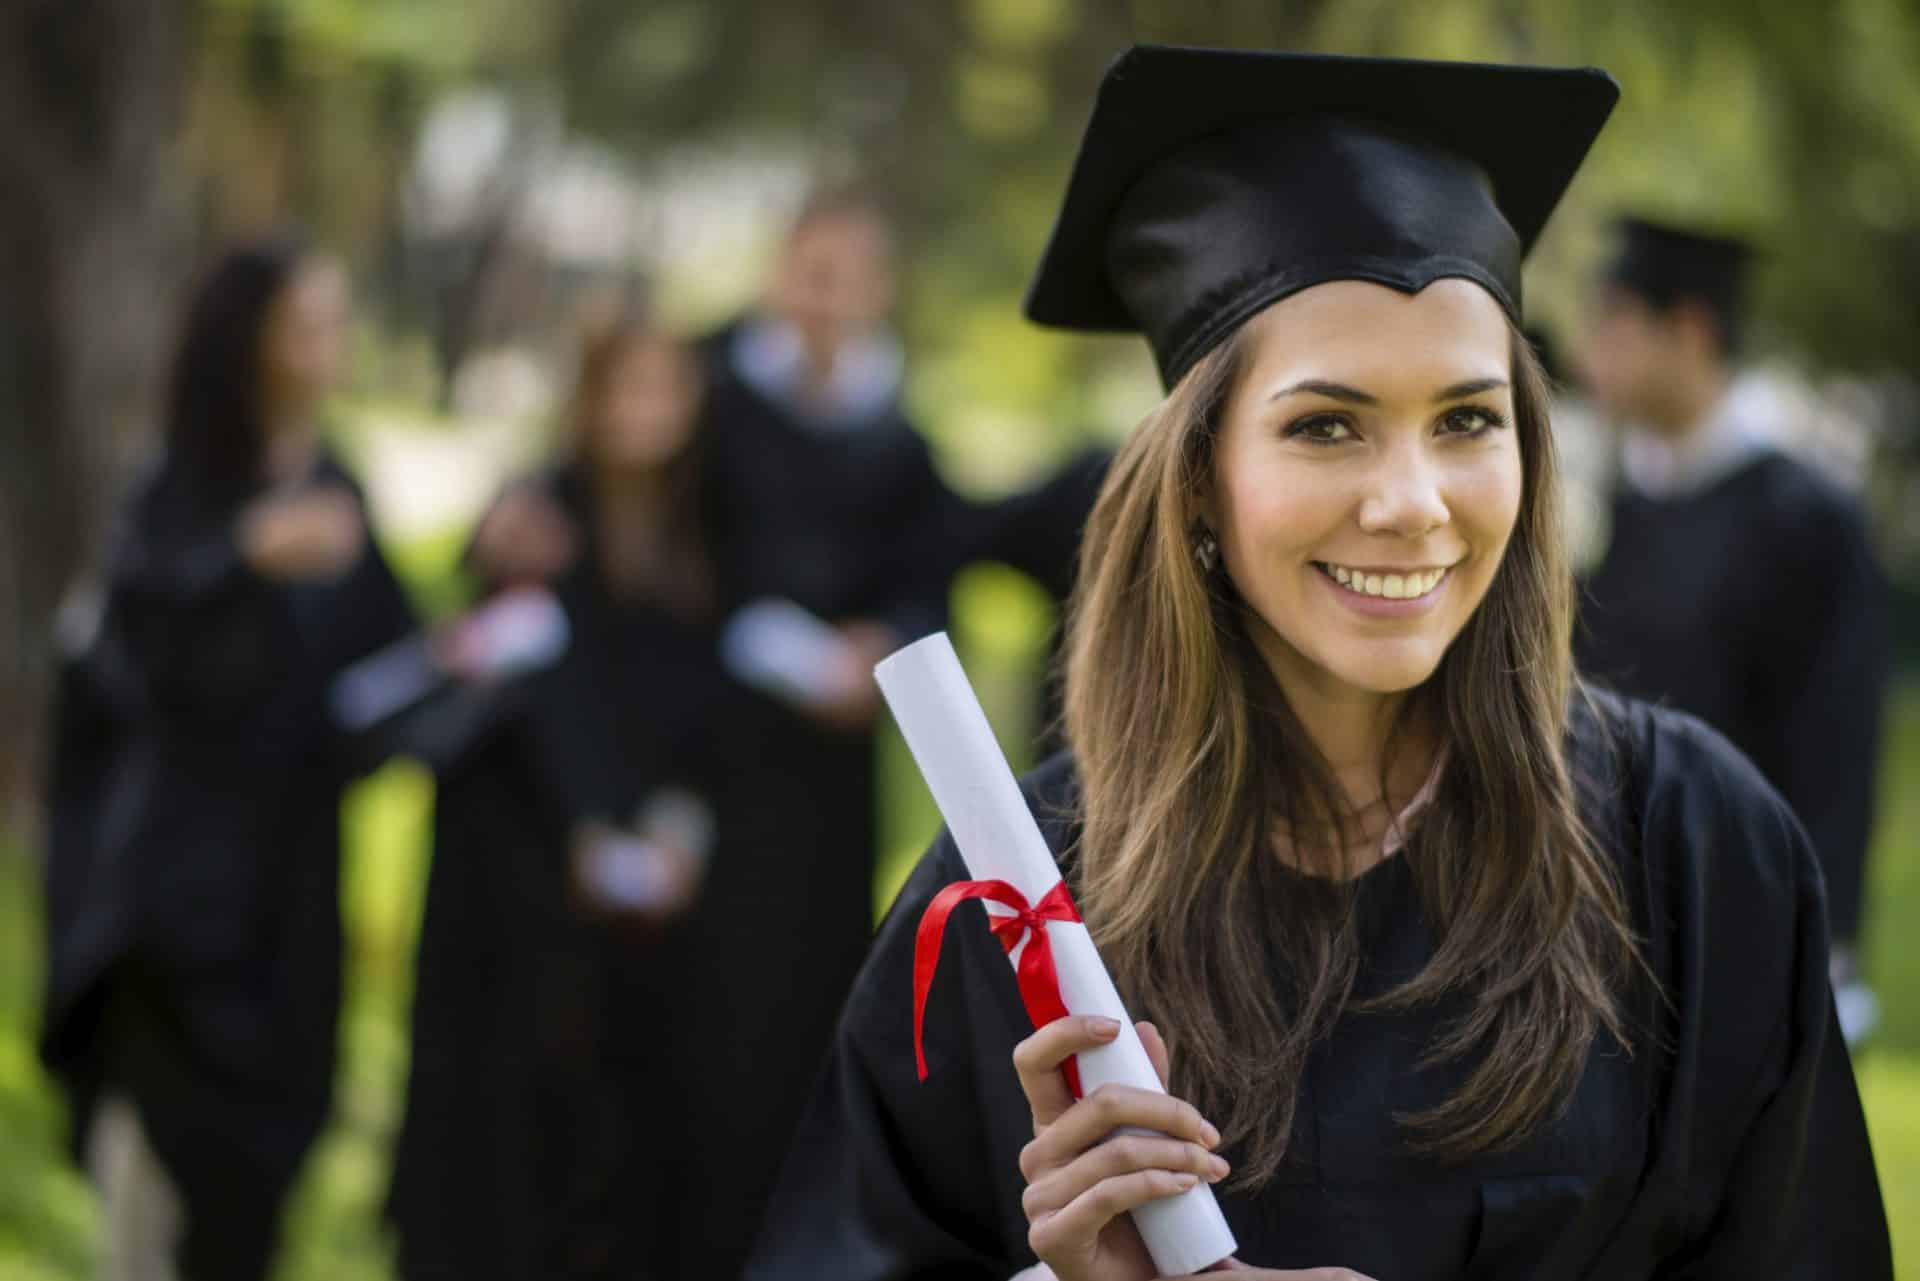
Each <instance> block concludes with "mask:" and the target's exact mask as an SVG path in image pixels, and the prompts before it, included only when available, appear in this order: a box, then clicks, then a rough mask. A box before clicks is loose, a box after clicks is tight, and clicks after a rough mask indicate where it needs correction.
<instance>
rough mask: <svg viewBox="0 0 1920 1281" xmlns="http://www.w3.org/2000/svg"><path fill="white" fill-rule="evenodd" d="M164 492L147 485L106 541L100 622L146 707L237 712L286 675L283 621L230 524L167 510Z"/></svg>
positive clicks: (200, 713)
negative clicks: (117, 636)
mask: <svg viewBox="0 0 1920 1281" xmlns="http://www.w3.org/2000/svg"><path fill="white" fill-rule="evenodd" d="M171 498H172V495H171V494H169V493H167V492H166V491H165V490H164V489H158V488H157V489H156V491H155V492H153V493H151V494H149V495H147V496H145V497H143V499H142V500H140V501H138V502H136V504H135V506H134V509H133V510H132V512H131V513H130V515H129V518H128V520H127V521H126V523H125V525H124V526H123V528H122V530H121V533H120V536H119V537H118V538H117V539H116V547H115V551H114V554H113V557H112V567H111V570H110V573H109V598H108V600H109V603H108V619H109V625H110V626H113V627H117V628H119V629H121V634H122V635H123V636H124V638H125V642H126V645H127V649H128V651H129V653H130V654H132V655H135V656H136V667H137V670H138V674H139V680H140V685H141V688H142V690H143V692H144V695H145V697H146V699H147V700H148V701H149V702H150V703H151V705H152V706H153V708H154V709H155V710H156V711H159V712H160V713H161V714H162V715H167V716H174V717H184V718H187V719H188V720H189V721H192V720H195V719H198V718H205V719H207V720H215V721H218V720H226V719H230V718H232V717H236V716H240V715H244V714H245V712H246V710H247V709H248V708H249V707H251V706H253V705H254V704H256V703H257V702H258V701H259V700H261V699H263V698H264V697H266V696H267V695H268V694H269V693H270V692H271V691H272V690H273V689H274V687H275V686H277V685H278V684H279V683H280V682H281V680H282V679H283V678H284V677H285V675H286V670H287V662H286V660H287V656H288V655H289V654H290V653H291V652H292V650H293V645H294V642H293V620H292V617H291V616H290V615H289V613H288V612H287V610H286V608H285V605H284V602H283V601H282V600H281V599H280V598H279V594H278V593H276V592H275V591H274V590H273V588H272V587H271V585H269V584H268V583H267V581H266V580H265V579H262V578H260V577H259V576H258V575H256V574H255V573H254V572H253V570H252V569H251V568H250V567H249V566H248V565H247V563H246V561H245V559H244V558H243V557H242V556H241V553H240V547H239V541H238V538H237V536H236V533H235V530H234V528H233V525H232V522H231V521H224V520H204V521H203V520H200V519H195V518H192V517H180V516H176V514H175V513H174V512H173V511H171V510H168V509H167V505H168V502H169V500H170V499H171Z"/></svg>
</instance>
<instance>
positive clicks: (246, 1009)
mask: <svg viewBox="0 0 1920 1281" xmlns="http://www.w3.org/2000/svg"><path fill="white" fill-rule="evenodd" d="M348 319H349V317H348V297H347V289H346V278H345V275H344V273H343V271H342V269H341V267H340V265H339V264H338V263H337V262H335V261H334V260H332V259H331V258H329V257H327V256H325V255H323V254H319V253H316V252H314V251H312V250H310V249H308V248H306V247H305V246H304V245H302V244H301V243H300V242H298V241H297V240H293V239H276V240H270V241H265V242H262V243H258V244H254V245H251V246H247V247H244V248H241V249H238V250H235V251H233V252H231V253H229V254H228V255H226V256H225V257H224V258H222V259H221V260H220V261H219V263H218V264H217V265H216V266H215V267H214V268H213V270H212V271H211V273H209V275H208V276H207V278H206V280H205V281H204V283H203V284H202V285H201V286H200V288H199V291H198V293H197V294H196V295H195V297H194V299H193V302H192V306H191V310H190V311H189V313H188V316H187V320H186V327H185V334H184V337H183V340H182V343H181V346H180V350H179V355H178V357H177V358H176V360H175V362H174V366H173V371H172V382H171V386H170V394H169V399H168V401H167V406H166V421H165V426H166V438H165V450H164V453H163V454H162V456H161V459H160V461H159V464H158V466H157V467H156V468H155V469H154V470H153V472H152V474H151V475H150V476H149V477H148V478H147V479H146V480H145V482H144V483H143V484H142V485H141V486H140V489H139V491H138V493H137V494H136V495H135V496H134V497H133V499H132V501H131V502H130V503H129V504H128V506H127V508H126V510H125V511H124V513H123V514H122V520H121V525H120V529H119V531H118V534H117V536H116V539H115V542H114V545H113V548H112V551H111V553H110V558H109V562H108V565H107V567H106V575H105V591H104V598H103V601H102V604H101V607H100V609H99V610H98V612H97V618H96V621H95V622H94V624H93V625H91V626H86V625H82V626H79V627H77V628H75V629H74V630H73V631H72V632H70V640H71V642H72V643H71V645H70V648H69V652H68V655H67V658H66V663H65V667H64V669H63V673H62V678H61V682H60V686H59V690H58V698H57V707H56V723H55V732H54V765H53V773H52V780H51V781H52V793H51V801H52V823H51V827H50V831H51V846H50V849H49V860H48V868H47V891H48V898H49V902H48V909H49V910H48V920H49V925H50V932H49V939H48V943H49V947H50V950H51V958H50V965H49V968H48V996H47V1005H46V1016H45V1027H44V1036H43V1046H42V1048H43V1053H44V1056H45V1058H46V1061H47V1063H48V1065H49V1067H50V1068H51V1069H52V1070H53V1072H54V1074H55V1075H56V1076H57V1077H58V1078H59V1079H60V1080H61V1082H62V1083H63V1084H64V1085H65V1086H66V1087H67V1088H68V1090H69V1094H70V1098H71V1100H72V1102H73V1105H74V1117H75V1121H76V1134H75V1141H76V1146H77V1149H78V1151H79V1152H80V1153H81V1155H82V1157H83V1159H84V1161H85V1163H86V1165H87V1167H88V1169H89V1171H90V1173H91V1174H92V1175H93V1177H94V1180H95V1182H96V1185H97V1186H98V1187H99V1190H100V1192H101V1195H102V1200H103V1205H104V1209H105V1222H106V1232H107V1240H106V1242H105V1244H104V1249H103V1251H102V1258H103V1260H104V1261H105V1262H104V1270H103V1272H102V1274H101V1275H103V1276H106V1277H122V1276H142V1277H144V1276H149V1275H158V1274H156V1273H154V1272H151V1271H149V1269H153V1268H156V1267H160V1268H169V1269H171V1270H172V1271H171V1275H177V1276H181V1277H184V1278H188V1279H189V1281H223V1279H226V1278H233V1279H235V1281H239V1279H243V1278H245V1279H255V1278H263V1277H265V1276H266V1275H267V1272H268V1266H269V1262H270V1259H271V1256H272V1252H273V1247H274V1242H275V1238H276V1236H277V1232H278V1224H279V1216H280V1210H281V1205H282V1202H283V1200H284V1198H285V1196H286V1194H287V1191H288V1189H289V1188H290V1187H291V1186H292V1184H293V1181H294V1177H295V1174H296V1173H297V1171H298V1169H299V1167H300V1163H301V1160H302V1158H303V1157H304V1156H305V1154H306V1152H307V1149H308V1147H309V1146H310V1145H311V1144H312V1142H313V1140H314V1138H315V1137H316V1136H317V1135H318V1133H319V1131H320V1128H321V1125H322V1123H323V1121H324V1120H325V1117H326V1114H327V1108H328V1099H329V1096H330V1093H331V1086H332V1081H333V1072H334V1028H335V1024H336V1022H337V1020H338V1018H339V1013H340V1008H339V1007H340V984H341V960H342V958H341V931H340V917H339V896H338V882H339V868H340V860H339V854H340V820H339V811H340V797H341V791H342V789H343V788H344V787H345V786H346V784H347V782H348V781H349V779H350V778H351V777H352V776H353V774H354V773H356V772H357V771H358V770H360V769H363V768H366V767H368V766H370V765H371V764H372V763H373V762H372V761H371V760H370V759H368V758H367V757H366V756H365V755H364V754H363V746H364V745H363V744H360V743H358V742H357V741H355V740H353V739H351V738H350V737H349V736H347V735H345V734H343V733H341V732H340V731H339V730H338V729H337V728H336V727H335V725H334V722H333V720H332V717H331V715H330V712H329V708H328V703H327V690H328V688H329V685H330V683H331V681H332V679H333V677H334V676H335V675H336V674H337V673H338V672H339V671H341V670H342V669H343V668H345V667H346V666H347V665H348V664H350V663H352V662H353V661H355V660H356V659H359V658H361V657H363V656H365V655H367V654H369V653H371V652H373V651H375V650H377V649H379V648H380V647H382V646H384V645H386V644H388V643H390V642H391V641H393V640H395V639H397V638H399V637H400V636H402V635H404V634H406V633H407V632H408V631H410V630H411V629H412V627H413V621H412V619H411V617H410V614H409V610H408V607H407V604H406V601H405V600H404V598H403V597H402V595H401V592H400V588H399V586H398V584H397V583H396V582H395V580H394V577H393V575H392V574H391V573H390V572H389V570H388V567H387V565H386V563H385V562H384V561H383V560H382V559H381V556H380V552H379V549H378V547H377V546H376V545H375V543H374V541H373V539H372V538H371V537H370V536H369V533H368V528H367V517H366V510H365V506H364V504H363V502H362V500H361V496H360V493H359V491H358V490H357V488H356V487H355V485H354V483H353V482H352V480H351V479H350V478H349V477H348V475H347V473H346V472H345V471H344V470H343V469H342V468H341V466H340V464H339V462H338V461H337V460H336V459H335V458H334V457H333V456H332V455H331V454H330V453H329V452H328V451H327V450H326V449H325V448H324V447H323V446H322V445H321V443H320V440H319V436H318V426H319V413H320V408H321V402H322V400H323V398H324V395H325V393H326V392H327V390H328V389H329V387H330V386H331V385H332V383H333V381H334V379H335V377H336V375H337V374H338V373H339V370H340V366H341V363H342V359H343V356H344V353H345V349H346V343H347V325H348Z"/></svg>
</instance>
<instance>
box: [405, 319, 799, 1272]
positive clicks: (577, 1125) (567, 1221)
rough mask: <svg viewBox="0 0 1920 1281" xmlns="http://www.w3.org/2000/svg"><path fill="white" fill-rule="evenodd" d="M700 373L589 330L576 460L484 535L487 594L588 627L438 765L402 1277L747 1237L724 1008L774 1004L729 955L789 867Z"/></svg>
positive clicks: (606, 326) (640, 335) (658, 1254)
mask: <svg viewBox="0 0 1920 1281" xmlns="http://www.w3.org/2000/svg"><path fill="white" fill-rule="evenodd" d="M703 383H704V374H703V370H702V368H701V362H700V359H699V356H698V354H697V353H696V351H695V350H694V349H693V347H692V346H690V345H689V344H688V343H686V342H684V341H682V340H680V339H677V338H675V337H673V336H672V335H670V334H667V333H665V332H662V331H659V330H656V329H654V328H651V327H650V326H648V325H647V324H645V323H643V322H642V321H640V320H638V319H637V318H634V317H631V316H609V317H604V318H602V319H601V320H600V321H598V322H596V324H595V325H594V326H593V328H592V330H591V332H590V333H589V334H588V336H587V338H586V341H585V343H584V344H583V351H582V355H581V362H580V375H579V379H578V386H577V391H576V395H575V399H574V402H573V406H572V411H571V412H572V420H573V421H572V424H571V426H572V429H573V444H572V447H571V449H570V451H569V454H568V456H567V457H566V458H565V460H564V461H562V462H561V463H560V464H559V465H558V466H556V467H554V468H553V469H551V470H549V471H546V472H544V473H541V474H539V475H536V476H533V477H529V478H525V479H522V480H519V481H516V482H514V483H513V484H512V485H510V486H509V487H508V489H507V490H506V491H505V492H504V493H503V494H502V496H501V497H500V499H499V500H498V501H496V502H495V503H494V504H493V506H492V507H491V508H490V510H489V511H488V512H487V513H486V515H485V516H484V517H483V518H482V520H481V522H480V524H479V526H478V529H477V532H476V534H475V537H474V541H473V545H472V549H471V552H470V559H471V563H472V565H473V567H474V569H475V570H476V571H477V572H478V573H479V574H480V575H481V577H482V579H483V580H484V582H485V585H486V590H487V591H488V592H489V593H500V592H504V591H507V590H509V589H512V588H515V587H517V586H525V585H528V584H541V585H544V586H547V587H550V588H551V589H552V590H553V592H554V593H555V594H556V595H557V597H558V600H559V602H560V604H561V606H562V607H563V609H564V611H565V615H566V619H567V631H568V636H569V640H568V647H567V650H566V653H565V655H564V657H562V658H561V659H560V661H559V662H558V663H556V664H555V665H553V666H552V667H551V668H549V669H546V670H542V671H538V672H534V673H530V674H527V675H524V676H522V677H520V678H518V679H517V680H515V681H513V682H512V683H511V684H510V685H509V686H507V687H504V688H499V689H496V690H494V691H492V696H493V697H494V698H496V699H498V700H500V701H501V702H502V704H503V706H500V707H498V708H496V709H494V710H493V712H492V714H491V715H488V716H485V717H478V718H472V719H471V720H470V721H469V724H470V725H471V727H472V730H473V732H472V734H471V735H470V736H469V739H468V741H461V742H447V743H443V744H442V745H441V752H442V755H441V758H440V759H438V760H436V761H435V764H436V767H437V773H438V778H439V794H438V798H437V802H436V814H435V826H434V837H435V840H434V860H433V870H432V874H431V879H430V884H429V888H428V894H427V903H426V914H425V919H424V923H423V929H422V936H421V944H420V954H419V966H418V988H417V993H416V996H415V1003H414V1016H413V1027H414V1052H413V1068H412V1075H411V1079H410V1081H409V1085H408V1092H407V1109H406V1121H405V1125H404V1128H403V1132H402V1137H401V1142H400V1148H399V1154H398V1158H397V1161H396V1170H395V1175H394V1183H393V1191H392V1197H391V1212H392V1216H393V1218H394V1220H395V1222H396V1223H397V1225H398V1227H399V1230H400V1243H401V1251H400V1266H401V1270H402V1273H403V1274H404V1275H405V1276H407V1277H409V1278H415V1279H418V1278H433V1277H460V1278H463V1281H474V1279H478V1278H488V1277H499V1278H522V1277H529V1276H546V1277H583V1278H584V1277H623V1278H624V1277H637V1276H646V1277H672V1276H679V1275H683V1271H682V1263H681V1262H680V1260H682V1259H683V1258H684V1257H687V1256H688V1255H689V1254H690V1253H692V1252H693V1251H694V1249H695V1247H696V1246H698V1247H700V1248H699V1255H700V1257H702V1258H707V1257H710V1251H709V1250H708V1249H707V1248H706V1247H707V1245H708V1243H709V1242H718V1243H719V1247H720V1249H721V1250H722V1252H724V1250H725V1248H726V1243H727V1242H729V1241H732V1240H738V1239H740V1238H742V1237H744V1236H747V1235H749V1234H750V1233H751V1231H752V1227H753V1216H754V1215H755V1213H756V1212H757V1204H755V1203H753V1202H752V1201H751V1200H750V1198H751V1195H752V1189H751V1187H750V1186H749V1187H747V1188H745V1189H743V1188H742V1187H741V1186H740V1184H739V1182H738V1181H735V1180H729V1181H725V1182H721V1181H717V1180H716V1179H715V1178H714V1177H713V1176H712V1174H711V1173H710V1171H708V1170H707V1169H706V1168H705V1167H703V1165H702V1164H701V1160H700V1154H701V1151H702V1149H703V1147H705V1146H709V1145H712V1144H713V1142H714V1141H713V1139H712V1137H711V1133H710V1130H711V1127H712V1126H713V1125H714V1124H715V1122H714V1120H713V1117H714V1115H715V1114H716V1113H717V1112H720V1111H722V1110H725V1109H731V1108H733V1107H734V1106H735V1104H736V1102H737V1100H736V1099H735V1098H734V1093H735V1092H736V1091H737V1090H740V1089H742V1088H744V1085H745V1082H744V1081H743V1079H742V1078H743V1076H744V1074H745V1072H746V1070H747V1069H746V1067H745V1066H744V1065H740V1064H738V1063H735V1062H734V1061H732V1060H730V1059H728V1058H727V1057H726V1054H727V1051H726V1049H725V1046H724V1036H723V1032H724V1029H716V1028H715V1027H714V1026H712V1023H713V1020H714V1019H716V1018H721V1017H725V1016H727V1015H730V1014H733V1013H734V1012H735V1010H736V1009H737V1008H738V1007H745V1010H746V1011H747V1014H748V1015H751V1014H754V1013H757V1014H759V1015H761V1016H763V1017H765V1018H766V1019H767V1020H768V1021H770V1022H775V1023H777V1021H778V1016H777V1013H776V1012H775V1011H774V1010H773V1009H772V1003H773V1001H774V1000H775V999H776V994H775V993H774V992H772V991H771V990H769V989H767V988H766V987H765V986H764V985H756V986H751V987H745V988H740V989H739V990H737V991H736V990H734V988H735V986H736V985H737V984H738V982H739V978H740V971H741V968H742V966H743V965H745V964H746V961H745V960H742V961H740V962H736V961H735V960H734V956H733V951H732V949H733V948H736V947H739V946H742V943H741V939H743V938H744V939H745V940H746V941H747V942H746V944H745V945H744V946H746V950H747V951H748V952H749V954H750V955H757V952H756V951H755V949H756V948H757V947H758V946H761V945H762V944H763V939H761V938H759V937H756V932H757V931H762V930H765V929H766V928H769V924H770V918H773V917H776V916H777V915H778V914H779V913H780V912H782V911H783V910H784V906H785V905H784V902H783V901H782V899H783V895H784V893H785V892H786V889H787V887H786V886H785V885H783V884H782V883H781V880H780V874H781V872H782V870H783V866H782V865H781V864H780V863H779V862H778V860H760V861H759V862H755V861H753V860H751V859H749V858H748V857H746V855H748V854H749V853H750V850H749V849H748V848H746V847H744V846H743V845H742V843H741V840H740V839H739V836H738V831H739V824H738V823H737V817H738V816H739V815H741V814H743V813H750V812H751V810H750V805H751V801H752V794H751V786H752V785H751V777H750V773H749V771H748V769H747V768H746V766H747V764H748V762H749V755H748V753H749V752H750V749H751V745H752V744H753V743H754V742H755V741H756V740H757V737H758V732H759V731H758V730H757V728H756V724H757V718H758V716H759V715H760V712H759V710H758V709H757V707H756V705H755V704H754V703H753V702H752V701H751V700H749V698H748V697H747V695H746V691H745V690H744V689H742V688H741V687H740V686H739V685H738V684H737V683H735V682H734V681H732V679H731V678H730V677H729V676H728V675H727V673H726V672H725V671H724V669H723V667H722V664H721V661H720V658H719V653H718V650H719V646H718V636H719V613H718V603H717V585H716V581H715V574H714V563H713V559H712V539H711V535H710V532H709V528H708V524H707V518H706V511H705V508H704V506H703V503H702V491H701V479H702V468H703V467H704V465H705V448H704V445H705V442H704V441H703V440H702V438H701V435H700V432H699V430H698V425H699V419H700V411H701V405H702V401H703V398H704V389H703ZM756 993H758V994H761V995H762V996H763V998H764V999H763V1000H762V1001H761V1002H760V1003H759V1004H757V1005H756V1004H754V1000H753V998H754V995H755V994H756ZM749 1106H750V1102H749ZM733 1159H734V1160H735V1161H736V1162H739V1161H742V1160H748V1161H750V1160H751V1159H752V1156H751V1150H749V1152H748V1154H747V1155H746V1156H744V1157H743V1156H741V1155H739V1154H738V1153H737V1152H736V1153H735V1155H734V1157H733ZM759 1160H760V1163H761V1164H763V1165H765V1166H766V1167H767V1168H768V1174H766V1175H763V1176H762V1178H763V1180H764V1179H765V1178H769V1177H770V1176H771V1168H772V1164H773V1161H774V1155H773V1154H772V1153H769V1154H767V1155H765V1156H762V1157H760V1158H759ZM743 1198H748V1199H744V1200H743ZM742 1216H746V1218H745V1221H744V1222H743V1221H741V1219H742ZM736 1248H737V1247H736Z"/></svg>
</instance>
